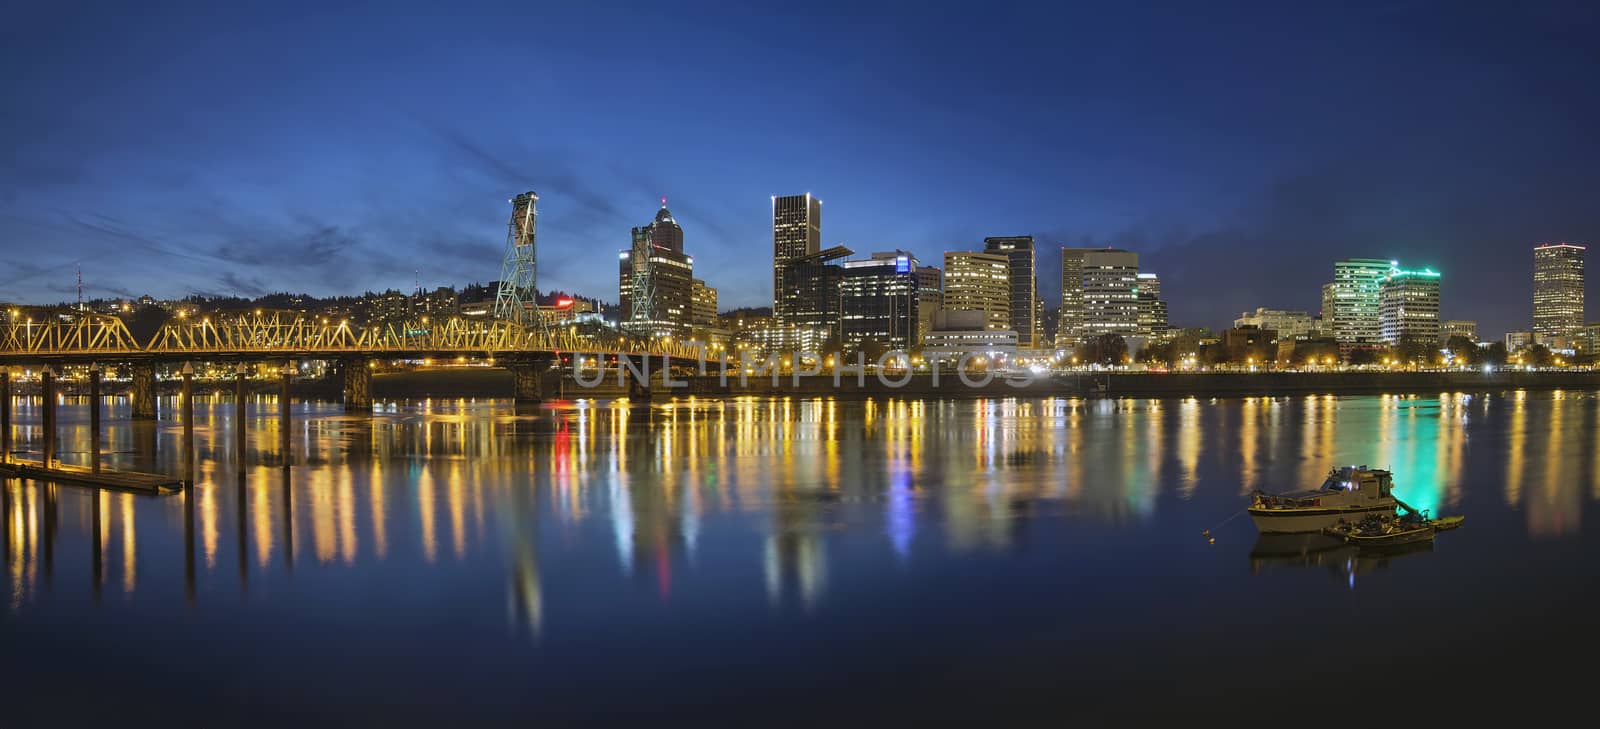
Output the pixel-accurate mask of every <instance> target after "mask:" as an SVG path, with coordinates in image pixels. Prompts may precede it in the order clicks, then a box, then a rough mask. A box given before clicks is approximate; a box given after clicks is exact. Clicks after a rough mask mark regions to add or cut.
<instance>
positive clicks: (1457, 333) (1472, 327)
mask: <svg viewBox="0 0 1600 729" xmlns="http://www.w3.org/2000/svg"><path fill="white" fill-rule="evenodd" d="M1451 337H1466V338H1467V339H1470V340H1472V341H1474V342H1476V341H1478V323H1477V322H1475V321H1472V320H1470V319H1450V320H1448V321H1446V322H1445V323H1443V324H1440V325H1439V343H1440V344H1443V343H1445V342H1448V341H1450V338H1451Z"/></svg>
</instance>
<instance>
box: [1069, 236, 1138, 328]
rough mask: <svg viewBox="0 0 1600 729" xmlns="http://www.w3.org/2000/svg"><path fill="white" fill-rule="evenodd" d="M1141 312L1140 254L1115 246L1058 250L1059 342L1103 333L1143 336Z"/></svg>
mask: <svg viewBox="0 0 1600 729" xmlns="http://www.w3.org/2000/svg"><path fill="white" fill-rule="evenodd" d="M1139 311H1140V306H1139V254H1137V253H1134V252H1132V251H1124V250H1121V249H1117V248H1062V249H1061V325H1060V328H1059V330H1058V333H1057V335H1056V344H1057V345H1058V346H1064V347H1070V346H1072V345H1074V344H1076V343H1077V342H1079V341H1081V340H1083V339H1086V338H1089V337H1096V336H1099V335H1101V334H1120V335H1122V336H1125V337H1126V336H1143V335H1144V334H1145V333H1146V331H1145V330H1144V329H1143V328H1141V327H1140V324H1139Z"/></svg>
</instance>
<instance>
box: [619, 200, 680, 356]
mask: <svg viewBox="0 0 1600 729" xmlns="http://www.w3.org/2000/svg"><path fill="white" fill-rule="evenodd" d="M617 269H618V273H617V290H618V294H619V297H620V299H621V301H622V314H621V319H622V329H623V331H625V332H628V333H629V334H633V335H635V336H642V337H667V336H677V337H681V336H686V335H688V334H689V332H690V330H691V329H692V328H693V326H694V324H693V320H692V311H693V297H694V259H693V258H691V257H690V256H688V255H685V254H684V252H683V228H681V227H679V226H678V221H676V220H674V219H673V218H672V212H671V211H669V210H667V205H666V201H665V200H663V201H662V204H661V209H660V210H658V211H656V218H655V220H654V221H652V222H651V223H650V224H649V225H646V226H644V227H642V228H634V229H633V245H632V246H631V247H629V248H628V249H627V250H624V251H622V252H621V253H620V254H619V255H618V260H617Z"/></svg>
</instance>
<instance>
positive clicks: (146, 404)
mask: <svg viewBox="0 0 1600 729" xmlns="http://www.w3.org/2000/svg"><path fill="white" fill-rule="evenodd" d="M128 399H129V400H131V401H132V404H133V419H134V420H155V419H156V366H155V364H154V363H152V362H136V363H134V365H133V389H132V390H131V391H130V392H129V395H128Z"/></svg>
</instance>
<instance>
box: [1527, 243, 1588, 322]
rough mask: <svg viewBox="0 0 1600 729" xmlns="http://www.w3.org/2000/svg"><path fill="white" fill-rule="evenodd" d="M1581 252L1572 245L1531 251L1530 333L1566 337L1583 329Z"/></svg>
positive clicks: (1556, 244) (1549, 246) (1552, 245)
mask: <svg viewBox="0 0 1600 729" xmlns="http://www.w3.org/2000/svg"><path fill="white" fill-rule="evenodd" d="M1583 251H1584V247H1583V246H1580V245H1573V244H1571V243H1547V244H1545V245H1541V246H1538V247H1535V248H1534V249H1533V334H1534V336H1535V337H1540V338H1544V337H1567V336H1572V335H1574V334H1577V333H1578V331H1579V330H1581V329H1583Z"/></svg>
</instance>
